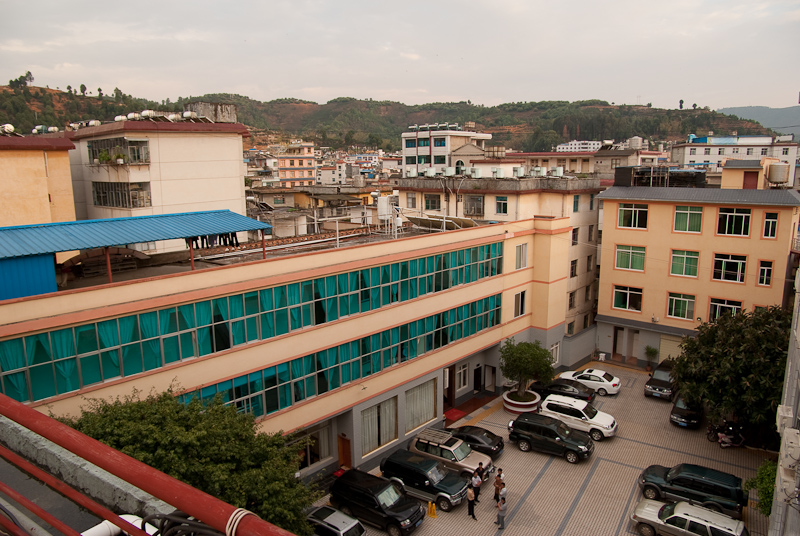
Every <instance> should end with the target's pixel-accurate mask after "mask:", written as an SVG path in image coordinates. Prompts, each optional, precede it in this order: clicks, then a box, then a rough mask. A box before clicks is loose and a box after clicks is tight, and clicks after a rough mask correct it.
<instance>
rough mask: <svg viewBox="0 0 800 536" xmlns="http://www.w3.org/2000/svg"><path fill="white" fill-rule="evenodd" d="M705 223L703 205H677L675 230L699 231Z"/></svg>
mask: <svg viewBox="0 0 800 536" xmlns="http://www.w3.org/2000/svg"><path fill="white" fill-rule="evenodd" d="M702 224H703V207H690V206H688V205H678V206H676V207H675V230H676V231H678V232H681V233H699V232H700V231H701V226H702Z"/></svg>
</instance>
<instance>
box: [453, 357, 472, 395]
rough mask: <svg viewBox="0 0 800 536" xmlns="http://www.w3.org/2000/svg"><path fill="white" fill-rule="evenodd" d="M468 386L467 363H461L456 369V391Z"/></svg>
mask: <svg viewBox="0 0 800 536" xmlns="http://www.w3.org/2000/svg"><path fill="white" fill-rule="evenodd" d="M468 385H469V363H462V364H460V365H458V366H457V367H456V391H460V390H461V389H463V388H464V387H467V386H468Z"/></svg>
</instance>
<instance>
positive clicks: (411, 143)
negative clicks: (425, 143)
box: [406, 140, 417, 149]
mask: <svg viewBox="0 0 800 536" xmlns="http://www.w3.org/2000/svg"><path fill="white" fill-rule="evenodd" d="M416 146H417V140H406V149H413V148H414V147H416Z"/></svg>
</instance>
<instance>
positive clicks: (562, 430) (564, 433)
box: [556, 422, 572, 437]
mask: <svg viewBox="0 0 800 536" xmlns="http://www.w3.org/2000/svg"><path fill="white" fill-rule="evenodd" d="M556 431H557V432H558V435H560V436H561V437H569V436H570V435H571V434H572V429H571V428H570V427H569V426H567V425H566V424H564V423H563V422H562V423H561V424H559V425H558V428H556Z"/></svg>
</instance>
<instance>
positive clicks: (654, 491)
mask: <svg viewBox="0 0 800 536" xmlns="http://www.w3.org/2000/svg"><path fill="white" fill-rule="evenodd" d="M642 495H644V496H645V498H646V499H650V500H651V501H657V500H658V499H659V498H660V497H661V493H659V491H658V488H654V487H653V486H645V487H644V490H643V491H642Z"/></svg>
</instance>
